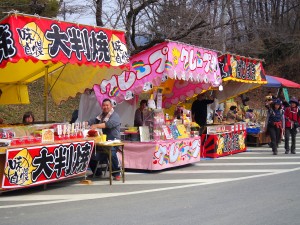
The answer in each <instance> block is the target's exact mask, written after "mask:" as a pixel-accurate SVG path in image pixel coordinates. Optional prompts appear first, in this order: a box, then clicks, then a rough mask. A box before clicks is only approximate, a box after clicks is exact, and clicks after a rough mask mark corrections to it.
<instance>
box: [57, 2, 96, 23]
mask: <svg viewBox="0 0 300 225" xmlns="http://www.w3.org/2000/svg"><path fill="white" fill-rule="evenodd" d="M64 3H65V5H66V8H68V6H73V7H74V6H80V7H83V9H84V11H85V13H84V14H83V15H81V14H71V15H70V14H68V13H67V14H66V21H67V22H73V23H80V24H86V25H92V26H94V25H96V19H95V13H94V12H93V10H92V9H91V8H90V7H89V6H88V5H90V4H91V0H64ZM58 19H59V20H63V16H59V17H58Z"/></svg>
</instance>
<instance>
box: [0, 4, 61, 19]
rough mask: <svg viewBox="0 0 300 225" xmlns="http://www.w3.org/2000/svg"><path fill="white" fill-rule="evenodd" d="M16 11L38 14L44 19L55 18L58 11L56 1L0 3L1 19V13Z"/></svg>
mask: <svg viewBox="0 0 300 225" xmlns="http://www.w3.org/2000/svg"><path fill="white" fill-rule="evenodd" d="M12 10H17V11H19V12H20V13H25V14H32V15H33V14H38V15H40V16H45V17H56V15H57V14H58V10H59V1H58V0H3V1H1V2H0V13H1V14H2V16H1V17H4V16H5V15H4V14H3V13H6V12H10V11H12Z"/></svg>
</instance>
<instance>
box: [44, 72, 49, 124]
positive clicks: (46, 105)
mask: <svg viewBox="0 0 300 225" xmlns="http://www.w3.org/2000/svg"><path fill="white" fill-rule="evenodd" d="M48 69H49V66H46V67H45V86H44V121H45V122H47V121H48V96H49V95H48Z"/></svg>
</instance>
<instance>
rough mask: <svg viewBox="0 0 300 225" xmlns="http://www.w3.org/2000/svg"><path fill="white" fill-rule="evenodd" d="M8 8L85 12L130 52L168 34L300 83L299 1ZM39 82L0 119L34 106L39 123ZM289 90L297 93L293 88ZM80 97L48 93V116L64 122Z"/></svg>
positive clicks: (3, 7) (22, 3) (161, 0)
mask: <svg viewBox="0 0 300 225" xmlns="http://www.w3.org/2000/svg"><path fill="white" fill-rule="evenodd" d="M12 10H17V11H19V12H21V13H26V14H38V15H40V16H45V17H50V18H59V19H60V20H66V21H69V22H77V21H76V18H84V17H86V16H87V14H88V15H89V17H91V16H92V17H93V18H94V19H93V20H92V21H90V22H88V23H89V24H91V25H94V24H95V25H98V26H104V27H110V28H114V29H123V30H125V31H126V40H127V45H128V49H129V51H130V54H135V53H137V52H140V51H142V50H144V49H147V48H149V47H151V46H153V45H155V44H156V43H159V42H162V41H164V40H165V39H169V40H173V41H180V42H185V43H189V44H192V45H196V46H202V47H205V48H211V49H214V50H217V51H219V52H220V53H226V52H230V53H233V54H236V55H242V56H246V57H252V58H259V59H263V60H264V68H265V72H266V74H269V75H274V76H279V77H284V78H287V79H290V80H293V81H295V82H300V76H299V71H300V1H299V0H223V1H222V0H206V1H204V0H81V1H76V0H60V1H58V0H0V15H2V17H4V16H5V13H7V12H9V11H12ZM74 18H75V19H74ZM70 19H71V20H72V19H73V20H74V21H70ZM43 86H44V81H43V79H39V80H37V81H35V82H33V83H32V84H30V85H29V95H30V101H31V103H30V104H29V105H7V106H0V118H3V119H4V121H5V122H6V123H19V122H21V121H22V115H23V113H24V112H26V111H33V113H34V114H35V117H36V120H37V121H42V120H43V118H44V107H43V105H44V99H43V88H44V87H43ZM268 91H272V92H273V93H274V94H275V92H276V91H277V89H267V88H258V89H255V90H254V91H252V92H250V93H248V94H247V95H248V96H249V97H250V101H249V105H250V107H252V108H261V107H262V104H263V98H264V96H265V95H266V93H267V92H268ZM289 93H290V95H294V96H296V97H298V98H300V91H299V90H289ZM79 96H80V95H78V96H76V97H75V98H72V99H69V100H68V101H66V102H62V103H61V104H60V105H55V104H54V103H53V101H52V100H51V97H50V100H49V115H48V118H49V120H50V121H69V120H70V119H71V114H72V112H73V110H74V109H76V108H77V107H78V105H79Z"/></svg>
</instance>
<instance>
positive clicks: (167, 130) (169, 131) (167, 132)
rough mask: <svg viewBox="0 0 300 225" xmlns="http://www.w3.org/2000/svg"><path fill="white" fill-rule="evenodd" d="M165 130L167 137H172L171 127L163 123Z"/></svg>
mask: <svg viewBox="0 0 300 225" xmlns="http://www.w3.org/2000/svg"><path fill="white" fill-rule="evenodd" d="M162 129H163V132H164V134H165V137H166V139H172V133H171V130H170V128H169V127H167V126H166V125H162Z"/></svg>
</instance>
